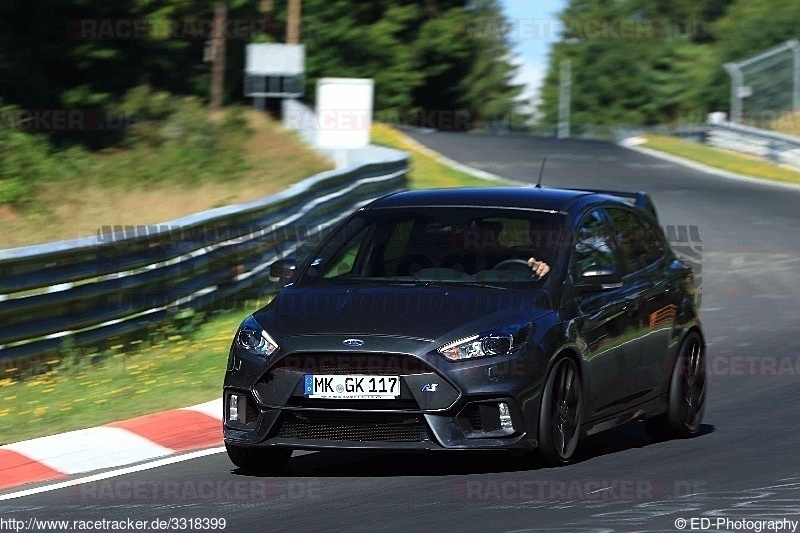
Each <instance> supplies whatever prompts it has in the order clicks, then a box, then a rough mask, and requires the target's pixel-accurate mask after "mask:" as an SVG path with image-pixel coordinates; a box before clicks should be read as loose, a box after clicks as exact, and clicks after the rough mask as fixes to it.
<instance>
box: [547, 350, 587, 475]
mask: <svg viewBox="0 0 800 533" xmlns="http://www.w3.org/2000/svg"><path fill="white" fill-rule="evenodd" d="M582 422H583V387H582V385H581V379H580V374H579V372H578V365H577V364H576V363H575V361H574V360H572V359H570V358H568V357H566V358H564V359H561V360H559V361H558V362H557V363H556V364H555V365H554V366H553V368H552V370H551V371H550V374H549V375H548V376H547V382H546V383H545V386H544V391H543V392H542V408H541V412H540V415H539V453H540V454H541V455H542V456H543V457H544V458H545V459H546V460H547V461H548V462H549V463H551V464H553V465H563V464H567V463H569V461H570V460H571V459H572V456H573V454H574V453H575V449H576V448H577V447H578V441H579V440H580V437H581V423H582Z"/></svg>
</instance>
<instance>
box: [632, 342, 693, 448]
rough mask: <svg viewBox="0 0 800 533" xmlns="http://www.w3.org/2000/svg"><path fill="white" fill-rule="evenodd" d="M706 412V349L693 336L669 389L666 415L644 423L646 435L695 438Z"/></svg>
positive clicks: (657, 437) (681, 357)
mask: <svg viewBox="0 0 800 533" xmlns="http://www.w3.org/2000/svg"><path fill="white" fill-rule="evenodd" d="M705 410H706V350H705V345H704V344H703V338H702V337H701V336H700V334H699V333H697V332H694V331H693V332H692V333H690V334H689V335H688V336H687V337H686V339H684V341H683V345H682V346H681V350H680V352H679V353H678V359H677V360H676V361H675V368H674V369H673V370H672V379H671V381H670V387H669V408H668V410H667V412H666V413H664V414H662V415H659V416H657V417H655V418H651V419H648V420H645V421H644V427H645V430H646V431H647V433H648V434H649V435H650V436H651V437H654V438H656V439H658V440H666V439H669V438H675V437H678V438H687V437H694V436H695V435H697V433H698V432H699V431H700V423H701V422H702V421H703V414H704V413H705Z"/></svg>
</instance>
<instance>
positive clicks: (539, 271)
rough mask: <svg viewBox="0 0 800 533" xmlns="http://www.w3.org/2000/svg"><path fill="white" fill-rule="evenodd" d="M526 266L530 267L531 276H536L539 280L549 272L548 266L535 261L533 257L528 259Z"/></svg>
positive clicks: (542, 262)
mask: <svg viewBox="0 0 800 533" xmlns="http://www.w3.org/2000/svg"><path fill="white" fill-rule="evenodd" d="M528 266H530V267H531V270H532V271H533V276H538V277H540V278H543V277H544V276H545V275H546V274H547V273H548V272H550V265H548V264H547V263H545V262H544V261H537V260H536V258H535V257H531V258H530V259H528Z"/></svg>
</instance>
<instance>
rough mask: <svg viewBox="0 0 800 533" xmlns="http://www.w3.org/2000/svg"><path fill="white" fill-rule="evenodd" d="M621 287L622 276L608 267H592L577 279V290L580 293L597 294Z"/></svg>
mask: <svg viewBox="0 0 800 533" xmlns="http://www.w3.org/2000/svg"><path fill="white" fill-rule="evenodd" d="M620 287H622V276H620V275H619V272H617V269H615V268H614V267H610V266H601V265H592V266H590V267H589V268H587V269H586V270H584V271H583V274H581V277H580V279H578V290H579V291H581V292H598V291H607V290H611V289H619V288H620Z"/></svg>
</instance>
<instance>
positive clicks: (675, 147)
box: [643, 135, 800, 183]
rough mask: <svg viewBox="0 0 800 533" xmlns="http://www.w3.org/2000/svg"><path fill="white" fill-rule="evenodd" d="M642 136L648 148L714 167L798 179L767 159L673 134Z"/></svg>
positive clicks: (798, 174) (799, 176) (799, 174)
mask: <svg viewBox="0 0 800 533" xmlns="http://www.w3.org/2000/svg"><path fill="white" fill-rule="evenodd" d="M644 138H645V139H646V142H645V144H644V145H643V146H645V147H647V148H652V149H653V150H658V151H661V152H666V153H668V154H672V155H677V156H680V157H685V158H686V159H690V160H692V161H697V162H698V163H703V164H705V165H709V166H712V167H715V168H719V169H722V170H727V171H730V172H736V173H738V174H744V175H747V176H754V177H757V178H763V179H768V180H774V181H782V182H789V183H800V172H798V171H796V170H792V169H789V168H786V167H783V166H779V165H773V164H771V163H767V162H766V161H762V160H761V159H759V158H756V157H749V156H745V155H742V154H738V153H736V152H730V151H728V150H720V149H718V148H711V147H710V146H705V145H703V144H698V143H694V142H691V141H684V140H683V139H678V138H675V137H667V136H662V135H646V136H645V137H644Z"/></svg>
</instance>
